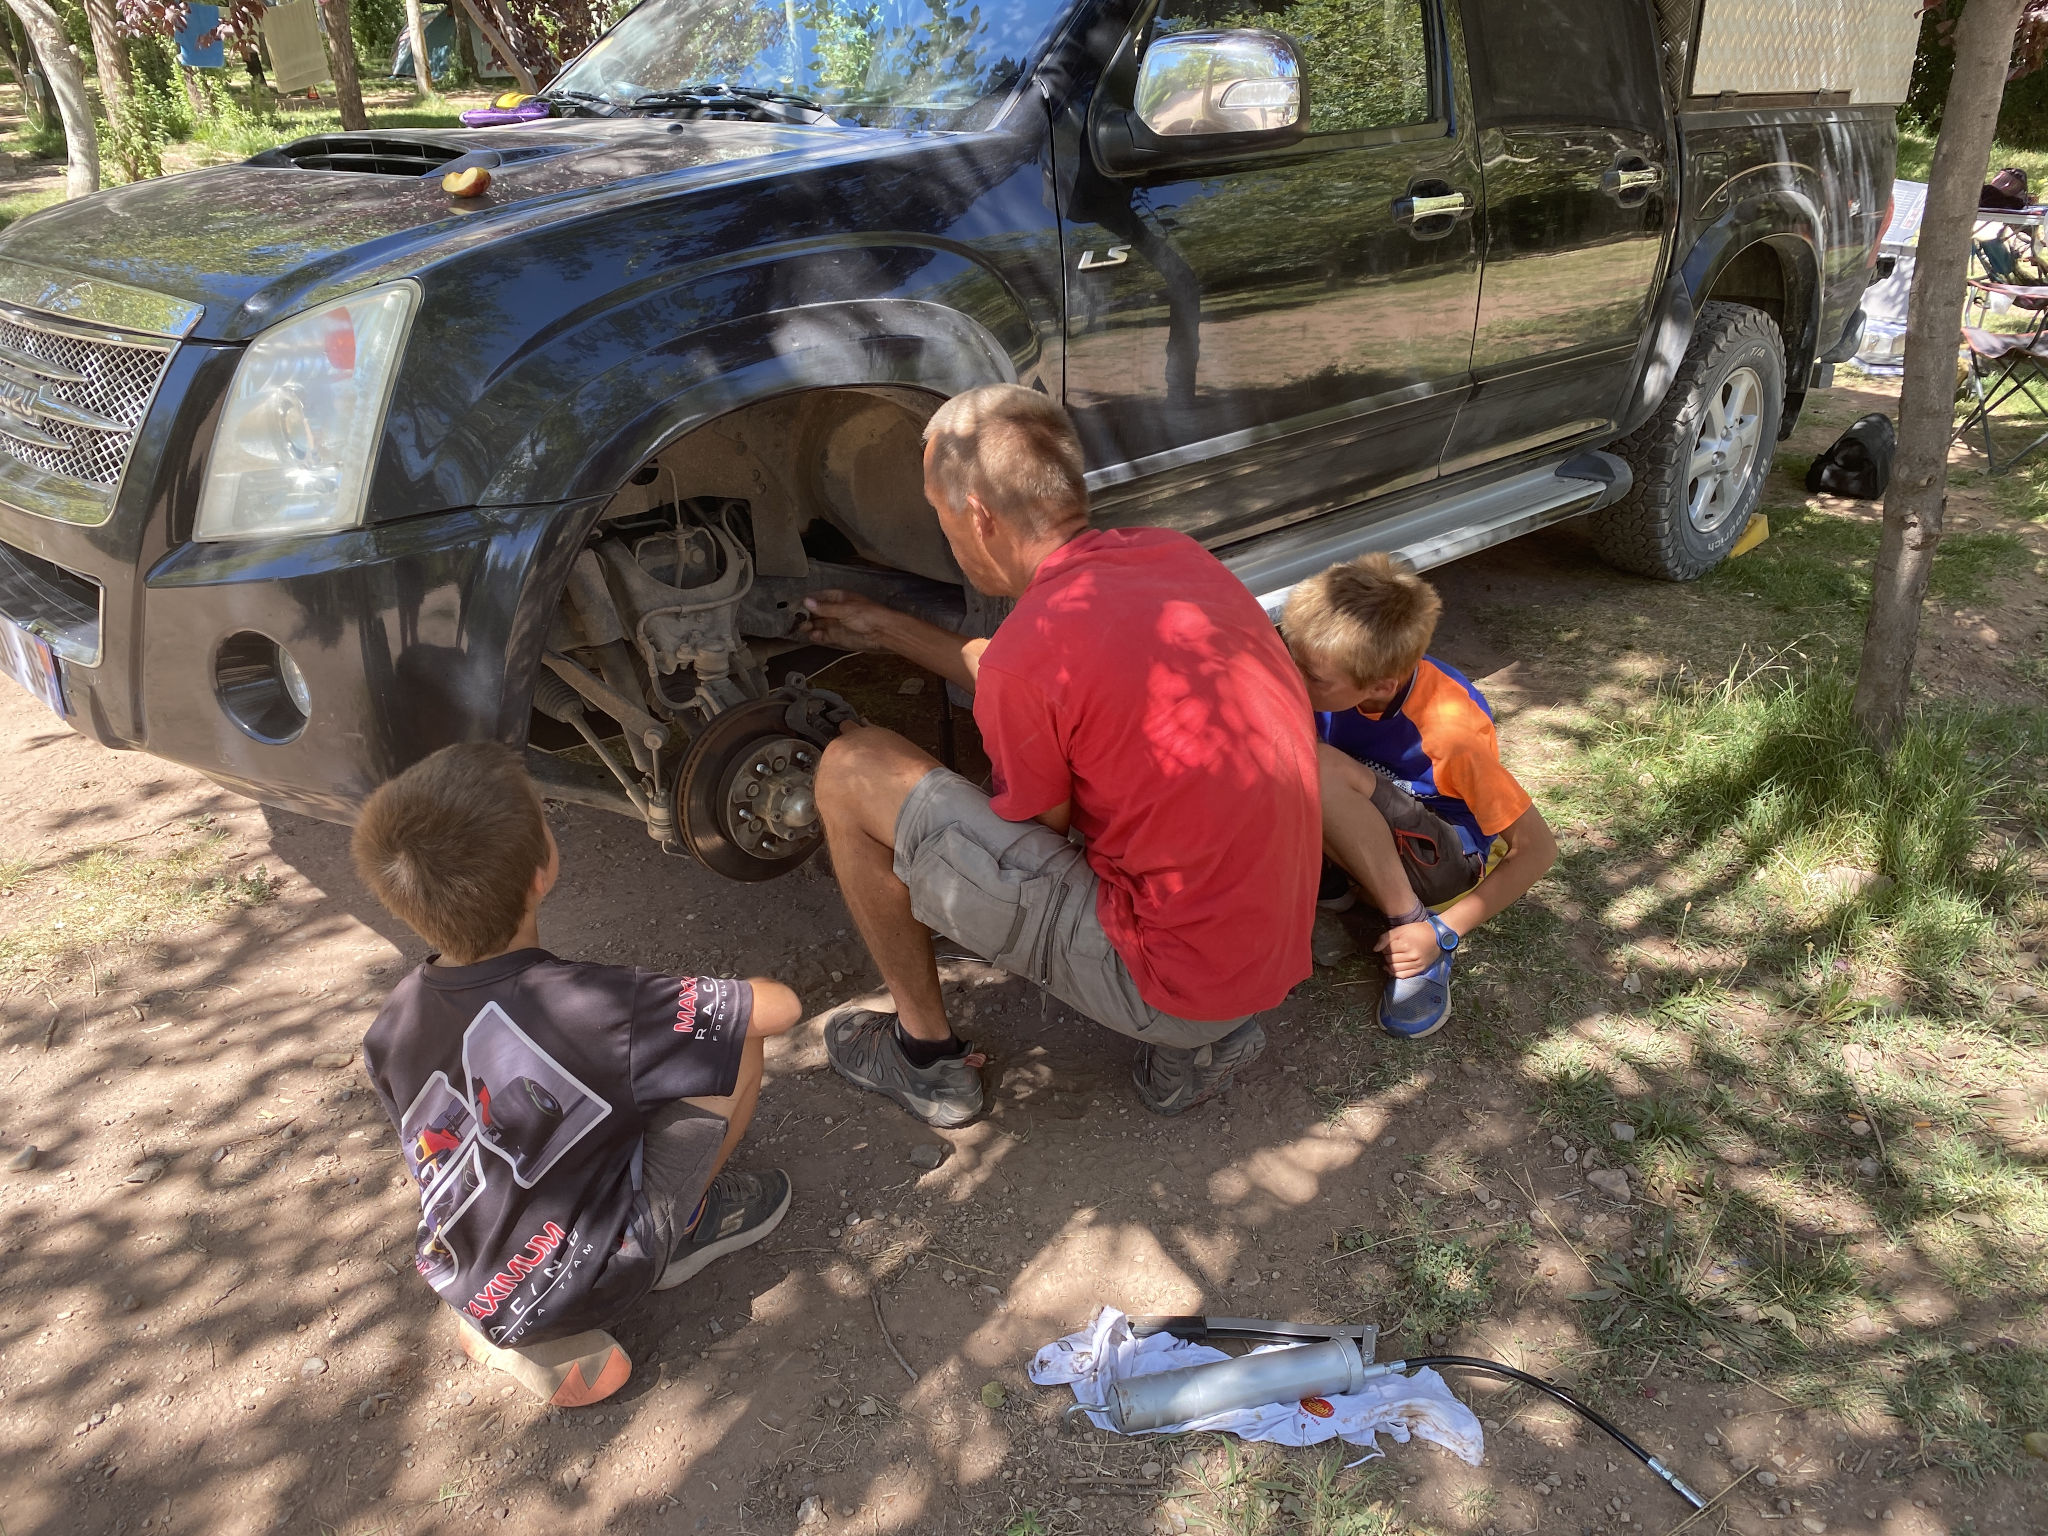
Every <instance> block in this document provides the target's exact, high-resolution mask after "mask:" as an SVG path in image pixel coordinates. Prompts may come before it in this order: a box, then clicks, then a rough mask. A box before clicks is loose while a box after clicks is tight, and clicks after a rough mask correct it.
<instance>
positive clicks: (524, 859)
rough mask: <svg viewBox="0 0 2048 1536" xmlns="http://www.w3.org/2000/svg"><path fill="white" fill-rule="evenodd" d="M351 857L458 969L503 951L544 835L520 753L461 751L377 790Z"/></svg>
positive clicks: (544, 854)
mask: <svg viewBox="0 0 2048 1536" xmlns="http://www.w3.org/2000/svg"><path fill="white" fill-rule="evenodd" d="M349 849H350V852H352V853H353V854H354V855H355V865H356V872H357V873H358V874H360V875H361V876H362V877H363V884H365V885H367V886H368V887H369V888H370V889H371V891H373V892H374V893H375V894H376V897H377V899H378V900H379V901H381V902H383V903H384V905H385V907H386V908H387V909H389V911H390V912H391V915H392V916H393V917H396V918H397V919H398V920H399V921H400V922H402V923H404V924H405V925H406V926H407V927H408V928H410V929H412V930H413V932H415V933H417V934H418V935H419V936H420V937H421V938H423V939H425V940H426V941H427V942H428V943H429V944H431V945H433V946H434V948H436V949H437V950H439V951H441V952H442V953H443V954H444V955H446V956H448V957H449V958H450V959H451V960H452V961H454V962H456V963H457V964H461V963H464V962H467V961H474V960H480V959H483V958H484V957H485V956H487V955H495V954H499V953H501V952H503V950H504V948H505V946H506V945H508V944H510V943H511V942H512V937H513V935H514V934H516V933H518V931H519V925H520V923H521V922H522V921H524V920H525V917H526V897H527V892H529V891H530V890H532V888H533V877H534V873H535V871H537V870H539V869H541V868H543V867H545V865H546V864H547V862H548V830H547V822H546V821H545V820H544V819H543V818H542V816H541V809H540V797H539V796H538V795H536V794H535V793H534V791H533V781H532V780H531V779H529V778H527V776H526V764H525V762H524V761H523V760H522V759H521V758H520V755H519V753H518V752H517V751H515V750H514V749H513V748H511V747H508V746H503V745H500V744H499V743H496V742H483V741H477V742H466V743H464V744H462V745H460V746H453V747H443V748H442V749H441V750H440V751H438V752H436V753H434V754H433V755H432V756H431V757H427V758H424V759H422V760H421V761H419V762H417V763H414V764H413V765H412V766H411V767H410V768H408V769H406V770H405V772H403V773H401V774H400V775H399V776H398V777H397V778H395V779H392V780H390V781H388V782H387V783H385V784H384V785H382V786H381V787H379V789H378V790H377V792H376V793H375V794H373V795H372V796H370V800H369V803H368V804H367V805H365V806H364V807H363V814H362V816H361V817H360V818H359V819H358V820H357V822H356V830H355V835H354V836H353V837H352V838H350V840H349Z"/></svg>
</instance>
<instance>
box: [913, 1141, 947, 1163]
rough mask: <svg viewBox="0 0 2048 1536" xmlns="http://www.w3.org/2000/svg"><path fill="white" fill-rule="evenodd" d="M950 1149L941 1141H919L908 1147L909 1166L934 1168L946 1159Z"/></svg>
mask: <svg viewBox="0 0 2048 1536" xmlns="http://www.w3.org/2000/svg"><path fill="white" fill-rule="evenodd" d="M951 1150H952V1148H951V1147H949V1146H947V1145H946V1143H945V1142H943V1141H920V1142H919V1143H918V1144H917V1145H916V1146H914V1147H912V1148H911V1149H910V1166H911V1167H913V1168H936V1167H938V1166H939V1164H941V1163H943V1162H944V1161H945V1160H946V1154H947V1153H948V1152H950V1151H951Z"/></svg>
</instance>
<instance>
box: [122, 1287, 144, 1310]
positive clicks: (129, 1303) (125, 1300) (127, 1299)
mask: <svg viewBox="0 0 2048 1536" xmlns="http://www.w3.org/2000/svg"><path fill="white" fill-rule="evenodd" d="M141 1305H142V1303H141V1301H139V1300H138V1299H137V1298H136V1295H135V1293H134V1292H133V1291H130V1292H129V1293H128V1294H127V1295H126V1296H123V1297H122V1298H121V1310H122V1311H123V1312H133V1311H134V1310H135V1309H136V1308H137V1307H139V1306H141Z"/></svg>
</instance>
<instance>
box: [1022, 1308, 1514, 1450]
mask: <svg viewBox="0 0 2048 1536" xmlns="http://www.w3.org/2000/svg"><path fill="white" fill-rule="evenodd" d="M1269 1347H1271V1348H1276V1349H1278V1348H1284V1347H1285V1346H1284V1345H1272V1346H1269ZM1259 1352H1260V1351H1254V1353H1259ZM1230 1358H1231V1357H1230V1356H1229V1355H1226V1354H1225V1353H1224V1352H1223V1351H1222V1350H1220V1349H1211V1348H1210V1347H1209V1346H1208V1345H1206V1344H1192V1343H1190V1342H1188V1341H1187V1340H1186V1339H1181V1338H1176V1337H1174V1336H1173V1335H1172V1334H1170V1333H1155V1334H1152V1335H1151V1336H1150V1337H1148V1338H1143V1339H1139V1338H1133V1337H1132V1336H1131V1320H1130V1319H1129V1318H1127V1317H1126V1316H1124V1314H1123V1313H1121V1312H1119V1311H1117V1309H1116V1308H1115V1307H1104V1308H1103V1309H1102V1311H1101V1312H1100V1313H1098V1314H1097V1315H1096V1318H1095V1321H1094V1322H1093V1323H1091V1324H1090V1325H1089V1326H1088V1327H1086V1328H1084V1329H1082V1330H1081V1331H1080V1332H1079V1333H1070V1334H1068V1335H1067V1336H1066V1337H1065V1338H1064V1339H1055V1340H1053V1342H1052V1343H1050V1344H1048V1345H1046V1346H1045V1348H1043V1349H1041V1350H1040V1351H1039V1352H1038V1353H1037V1354H1035V1355H1033V1356H1032V1357H1031V1379H1032V1380H1033V1381H1035V1382H1037V1383H1038V1384H1039V1385H1040V1386H1041V1387H1049V1386H1056V1385H1058V1384H1059V1383H1061V1382H1069V1383H1071V1384H1072V1385H1073V1388H1074V1401H1075V1402H1077V1403H1080V1404H1081V1405H1083V1406H1084V1407H1086V1408H1087V1409H1089V1410H1090V1411H1089V1414H1088V1418H1089V1421H1090V1422H1091V1423H1093V1424H1094V1425H1095V1427H1096V1428H1098V1429H1114V1428H1115V1426H1114V1425H1113V1424H1111V1423H1110V1421H1109V1415H1108V1412H1107V1411H1106V1410H1105V1409H1104V1404H1106V1403H1107V1402H1108V1400H1109V1389H1110V1387H1111V1386H1112V1385H1113V1384H1114V1383H1116V1382H1117V1381H1120V1380H1121V1379H1123V1378H1124V1377H1126V1376H1150V1375H1152V1374H1153V1373H1155V1372H1157V1371H1178V1370H1182V1369H1184V1368H1186V1367H1187V1366H1190V1365H1207V1364H1209V1363H1210V1362H1211V1361H1214V1360H1228V1359H1230ZM1311 1401H1313V1402H1315V1403H1316V1404H1317V1405H1318V1406H1322V1407H1327V1408H1328V1409H1329V1410H1330V1412H1329V1415H1328V1417H1325V1416H1323V1415H1322V1414H1320V1413H1311V1412H1310V1411H1309V1410H1308V1409H1306V1408H1304V1407H1303V1406H1302V1405H1301V1404H1300V1403H1271V1404H1268V1405H1267V1406H1265V1407H1263V1408H1237V1409H1233V1410H1232V1411H1231V1412H1229V1413H1212V1414H1210V1415H1209V1416H1208V1417H1207V1418H1201V1419H1190V1420H1189V1421H1188V1422H1187V1423H1185V1424H1168V1425H1166V1426H1165V1427H1163V1428H1161V1429H1157V1430H1150V1431H1146V1433H1150V1434H1160V1435H1179V1434H1186V1433H1188V1432H1189V1431H1191V1430H1220V1431H1223V1432H1225V1433H1227V1434H1233V1435H1239V1436H1242V1437H1243V1438H1244V1439H1246V1440H1271V1441H1273V1442H1275V1443H1276V1444H1279V1445H1320V1444H1321V1443H1322V1442H1323V1441H1325V1440H1329V1439H1332V1438H1337V1439H1342V1440H1345V1441H1347V1442H1349V1443H1350V1444H1352V1445H1358V1446H1366V1447H1373V1446H1374V1443H1375V1442H1374V1436H1376V1435H1378V1434H1379V1433H1380V1431H1382V1430H1384V1431H1386V1433H1388V1434H1390V1435H1392V1436H1393V1437H1394V1439H1395V1440H1397V1441H1399V1442H1401V1443H1403V1444H1405V1443H1406V1442H1407V1440H1408V1437H1409V1436H1410V1435H1419V1436H1420V1437H1421V1438H1422V1439H1424V1440H1431V1441H1434V1442H1435V1443H1436V1444H1438V1445H1440V1446H1442V1447H1443V1448H1444V1449H1445V1450H1447V1451H1449V1452H1450V1453H1451V1454H1452V1455H1454V1456H1457V1457H1459V1458H1460V1459H1462V1460H1463V1461H1465V1462H1467V1463H1468V1464H1470V1465H1471V1466H1475V1467H1476V1466H1478V1465H1479V1461H1480V1458H1481V1456H1483V1455H1484V1454H1485V1450H1486V1441H1485V1436H1484V1435H1483V1433H1482V1432H1481V1431H1480V1428H1479V1420H1478V1419H1477V1418H1476V1417H1474V1415H1473V1413H1472V1410H1471V1409H1470V1408H1467V1407H1466V1406H1465V1405H1464V1404H1463V1403H1461V1402H1459V1401H1458V1400H1457V1399H1456V1398H1455V1397H1453V1396H1451V1389H1450V1388H1449V1387H1447V1386H1445V1385H1444V1379H1443V1377H1441V1376H1439V1375H1437V1373H1436V1372H1435V1371H1432V1370H1427V1369H1423V1370H1418V1371H1416V1372H1415V1373H1414V1374H1413V1375H1412V1376H1405V1377H1404V1376H1398V1375H1387V1376H1378V1377H1375V1378H1374V1379H1373V1380H1371V1381H1369V1382H1367V1383H1366V1384H1365V1386H1364V1387H1363V1388H1361V1389H1360V1390H1359V1391H1357V1392H1350V1393H1345V1394H1342V1395H1339V1396H1332V1397H1324V1398H1315V1399H1311Z"/></svg>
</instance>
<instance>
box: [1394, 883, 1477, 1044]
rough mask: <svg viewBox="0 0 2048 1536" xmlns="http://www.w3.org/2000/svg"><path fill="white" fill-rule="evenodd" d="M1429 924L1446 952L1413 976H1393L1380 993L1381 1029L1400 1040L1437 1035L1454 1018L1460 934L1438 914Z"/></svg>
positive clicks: (1431, 915)
mask: <svg viewBox="0 0 2048 1536" xmlns="http://www.w3.org/2000/svg"><path fill="white" fill-rule="evenodd" d="M1429 923H1430V926H1431V927H1432V928H1434V929H1436V942H1437V944H1438V946H1439V947H1440V948H1441V949H1442V950H1443V953H1442V954H1441V955H1440V956H1438V957H1437V962H1436V964H1434V965H1432V966H1431V967H1430V968H1429V969H1428V970H1426V971H1420V972H1418V973H1417V974H1415V975H1413V976H1401V977H1394V976H1389V977H1388V978H1387V984H1386V986H1385V987H1384V988H1382V989H1381V991H1380V1003H1379V1021H1380V1028H1381V1029H1384V1030H1385V1031H1386V1032H1387V1033H1388V1034H1390V1035H1393V1036H1395V1037H1396V1038H1397V1039H1401V1040H1420V1039H1421V1038H1422V1037H1423V1036H1424V1035H1433V1034H1435V1033H1436V1032H1437V1031H1438V1030H1440V1029H1442V1028H1443V1027H1444V1025H1445V1023H1446V1022H1447V1021H1448V1020H1449V1019H1450V1017H1451V955H1452V952H1453V951H1454V950H1456V949H1457V947H1458V934H1457V930H1456V929H1454V928H1452V927H1451V926H1450V925H1449V924H1448V923H1446V922H1445V921H1444V920H1443V919H1442V918H1440V917H1438V916H1437V915H1436V914H1435V913H1434V912H1432V913H1430V914H1429Z"/></svg>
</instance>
